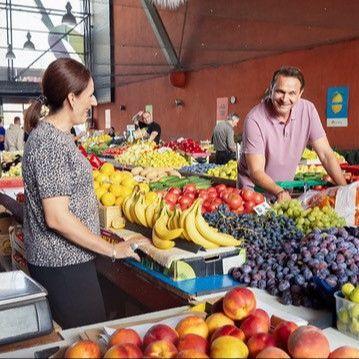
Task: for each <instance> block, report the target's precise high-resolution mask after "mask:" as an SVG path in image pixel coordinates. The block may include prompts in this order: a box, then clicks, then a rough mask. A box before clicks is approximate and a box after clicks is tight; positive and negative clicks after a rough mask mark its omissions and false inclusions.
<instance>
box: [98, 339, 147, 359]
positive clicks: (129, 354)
mask: <svg viewBox="0 0 359 359" xmlns="http://www.w3.org/2000/svg"><path fill="white" fill-rule="evenodd" d="M104 358H143V353H142V350H141V349H140V348H139V347H138V346H137V345H134V344H131V343H126V344H122V345H114V346H113V347H111V348H110V349H109V350H107V352H106V353H105V356H104Z"/></svg>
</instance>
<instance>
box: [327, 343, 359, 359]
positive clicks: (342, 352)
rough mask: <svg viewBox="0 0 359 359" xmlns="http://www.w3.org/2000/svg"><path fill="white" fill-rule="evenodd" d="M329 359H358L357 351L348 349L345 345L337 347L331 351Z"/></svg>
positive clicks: (358, 350)
mask: <svg viewBox="0 0 359 359" xmlns="http://www.w3.org/2000/svg"><path fill="white" fill-rule="evenodd" d="M328 358H330V359H335V358H340V359H350V358H353V359H358V358H359V349H357V348H353V347H349V346H347V345H344V346H342V347H339V348H337V349H335V350H333V351H332V352H331V353H330V354H329V357H328Z"/></svg>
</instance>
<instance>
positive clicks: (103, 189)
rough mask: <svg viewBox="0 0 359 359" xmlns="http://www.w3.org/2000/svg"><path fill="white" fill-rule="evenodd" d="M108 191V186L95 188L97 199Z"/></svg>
mask: <svg viewBox="0 0 359 359" xmlns="http://www.w3.org/2000/svg"><path fill="white" fill-rule="evenodd" d="M106 192H107V189H106V188H102V187H99V188H97V189H96V190H95V194H96V197H97V199H100V198H101V197H102V196H103V195H104V194H105V193H106Z"/></svg>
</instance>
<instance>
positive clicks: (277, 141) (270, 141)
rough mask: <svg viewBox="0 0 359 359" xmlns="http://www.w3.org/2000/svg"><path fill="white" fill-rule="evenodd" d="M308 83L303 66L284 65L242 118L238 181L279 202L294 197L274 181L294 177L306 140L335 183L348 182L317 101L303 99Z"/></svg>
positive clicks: (287, 179)
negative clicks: (305, 80)
mask: <svg viewBox="0 0 359 359" xmlns="http://www.w3.org/2000/svg"><path fill="white" fill-rule="evenodd" d="M304 83H305V82H304V76H303V74H302V72H301V71H300V70H299V69H297V68H295V67H282V68H280V69H279V70H277V71H276V72H275V73H274V74H273V77H272V80H271V83H270V87H269V92H268V97H267V98H266V99H264V101H262V102H261V103H259V104H258V105H256V106H255V107H254V108H252V110H251V111H250V112H249V114H248V115H247V117H246V119H245V122H244V130H243V142H242V150H241V156H240V159H239V165H238V182H239V184H240V185H242V186H243V187H253V186H254V185H257V186H260V187H261V188H263V189H264V190H265V191H267V192H268V193H269V194H271V195H274V196H275V197H276V198H277V200H278V201H279V202H281V201H284V200H287V199H290V194H289V193H288V192H287V191H285V190H283V189H282V188H281V187H280V186H278V185H277V184H276V183H275V182H276V181H291V180H293V178H294V175H295V170H296V167H297V165H298V163H299V161H300V159H301V156H302V153H303V151H304V149H305V147H306V146H307V144H308V143H309V144H310V145H311V146H312V147H313V149H314V151H315V152H316V153H317V155H318V157H319V159H320V161H321V163H322V165H323V167H324V168H325V170H326V171H327V172H328V174H329V175H330V176H331V178H332V179H333V180H334V182H335V183H336V184H337V185H345V184H346V181H345V179H344V177H343V174H342V171H341V169H340V167H339V164H338V161H337V160H336V158H335V156H334V153H333V150H332V149H331V147H330V145H329V142H328V139H327V136H326V134H325V131H324V129H323V126H322V123H321V122H320V118H319V115H318V112H317V110H316V108H315V106H314V105H313V103H311V102H310V101H308V100H304V99H302V98H301V97H302V94H303V91H304Z"/></svg>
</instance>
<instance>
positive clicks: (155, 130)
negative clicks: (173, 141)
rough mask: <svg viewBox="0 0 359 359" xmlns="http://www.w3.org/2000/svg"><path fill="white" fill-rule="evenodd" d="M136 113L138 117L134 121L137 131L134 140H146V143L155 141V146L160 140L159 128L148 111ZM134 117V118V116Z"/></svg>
mask: <svg viewBox="0 0 359 359" xmlns="http://www.w3.org/2000/svg"><path fill="white" fill-rule="evenodd" d="M141 112H142V111H140V112H138V113H137V114H136V115H137V116H138V117H137V119H136V120H135V124H136V122H137V126H138V129H137V130H136V132H135V136H136V138H142V139H146V140H148V141H155V142H156V143H157V144H158V143H159V142H160V139H161V126H160V125H159V124H158V123H157V122H155V121H153V116H152V113H151V112H148V111H144V112H142V114H141ZM136 115H135V116H136Z"/></svg>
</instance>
